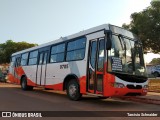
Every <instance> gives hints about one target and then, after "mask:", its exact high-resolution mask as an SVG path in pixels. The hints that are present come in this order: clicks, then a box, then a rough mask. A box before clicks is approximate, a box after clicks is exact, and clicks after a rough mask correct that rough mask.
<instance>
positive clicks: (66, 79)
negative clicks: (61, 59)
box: [63, 74, 79, 90]
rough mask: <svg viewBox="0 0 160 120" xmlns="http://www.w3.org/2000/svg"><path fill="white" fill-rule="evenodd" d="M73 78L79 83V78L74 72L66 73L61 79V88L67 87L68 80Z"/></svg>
mask: <svg viewBox="0 0 160 120" xmlns="http://www.w3.org/2000/svg"><path fill="white" fill-rule="evenodd" d="M72 79H75V80H76V81H77V83H78V84H79V78H78V77H77V75H75V74H68V75H67V76H66V77H65V78H64V80H63V90H66V89H67V84H68V83H69V81H70V80H72Z"/></svg>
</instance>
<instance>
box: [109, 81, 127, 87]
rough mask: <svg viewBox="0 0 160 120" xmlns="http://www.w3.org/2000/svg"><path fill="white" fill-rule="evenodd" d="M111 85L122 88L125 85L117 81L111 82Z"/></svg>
mask: <svg viewBox="0 0 160 120" xmlns="http://www.w3.org/2000/svg"><path fill="white" fill-rule="evenodd" d="M111 86H112V87H115V88H124V87H125V85H124V84H123V83H117V82H115V83H111Z"/></svg>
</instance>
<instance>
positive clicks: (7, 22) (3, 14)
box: [0, 0, 151, 44]
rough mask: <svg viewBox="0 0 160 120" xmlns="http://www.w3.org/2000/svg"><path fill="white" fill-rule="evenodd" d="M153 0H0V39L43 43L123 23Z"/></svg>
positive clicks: (3, 40) (127, 21)
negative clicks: (83, 31)
mask: <svg viewBox="0 0 160 120" xmlns="http://www.w3.org/2000/svg"><path fill="white" fill-rule="evenodd" d="M150 2H151V0H0V43H4V42H6V40H9V39H11V40H13V41H15V42H20V41H26V42H29V43H37V44H43V43H46V42H49V41H52V40H56V39H58V38H60V37H65V36H68V35H71V34H74V33H77V32H79V31H82V30H85V29H88V28H92V27H95V26H98V25H101V24H105V23H110V24H113V25H116V26H122V24H123V23H129V22H130V15H131V14H132V13H134V12H140V11H142V10H143V9H145V8H146V7H147V6H149V5H150Z"/></svg>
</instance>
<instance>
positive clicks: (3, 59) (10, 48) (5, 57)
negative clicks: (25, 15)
mask: <svg viewBox="0 0 160 120" xmlns="http://www.w3.org/2000/svg"><path fill="white" fill-rule="evenodd" d="M34 46H37V44H31V43H27V42H14V41H12V40H7V41H6V43H2V44H0V64H2V63H9V62H10V56H11V55H12V54H13V53H15V52H17V51H21V50H24V49H27V48H31V47H34Z"/></svg>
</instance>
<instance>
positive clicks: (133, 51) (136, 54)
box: [108, 35, 146, 77]
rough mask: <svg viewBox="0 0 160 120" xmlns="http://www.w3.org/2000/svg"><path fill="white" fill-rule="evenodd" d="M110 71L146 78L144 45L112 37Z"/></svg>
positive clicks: (109, 53) (132, 40)
mask: <svg viewBox="0 0 160 120" xmlns="http://www.w3.org/2000/svg"><path fill="white" fill-rule="evenodd" d="M108 60H109V62H108V71H109V72H115V73H120V74H128V75H136V76H144V77H146V70H145V64H144V58H143V50H142V44H141V43H140V42H139V41H138V40H135V39H129V38H126V37H123V36H120V35H112V48H111V50H109V51H108Z"/></svg>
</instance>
